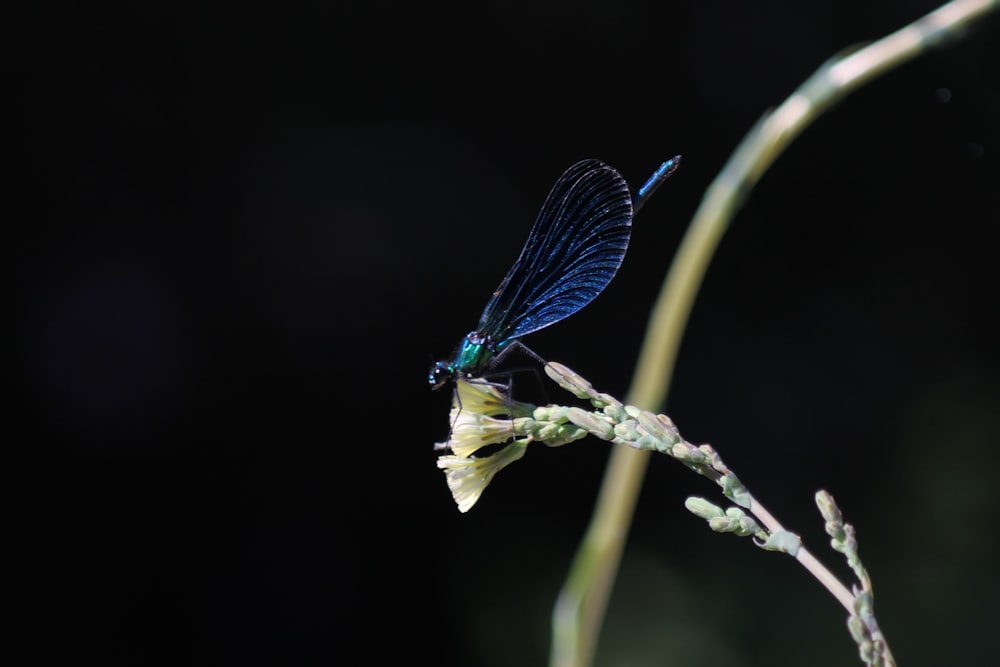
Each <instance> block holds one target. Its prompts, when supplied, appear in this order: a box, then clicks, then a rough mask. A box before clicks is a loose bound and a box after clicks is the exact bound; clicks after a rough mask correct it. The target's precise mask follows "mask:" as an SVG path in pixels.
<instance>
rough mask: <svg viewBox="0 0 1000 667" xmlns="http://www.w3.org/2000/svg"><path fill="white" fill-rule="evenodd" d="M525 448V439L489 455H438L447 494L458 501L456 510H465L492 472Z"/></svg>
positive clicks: (473, 502) (495, 471) (519, 454)
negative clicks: (446, 482) (446, 483)
mask: <svg viewBox="0 0 1000 667" xmlns="http://www.w3.org/2000/svg"><path fill="white" fill-rule="evenodd" d="M527 449H528V443H527V441H526V440H517V441H515V442H512V443H510V444H509V445H507V446H506V447H504V448H503V449H501V450H500V451H499V452H497V453H496V454H493V455H492V456H482V457H465V456H440V457H438V460H437V466H438V468H441V469H442V470H444V471H445V475H446V477H447V479H448V488H449V489H450V490H451V496H452V498H454V499H455V502H456V503H457V504H458V511H459V512H468V511H469V510H470V509H471V508H472V506H473V505H475V504H476V501H477V500H479V496H481V495H482V493H483V490H484V489H485V488H486V485H487V484H489V483H490V481H491V480H492V479H493V476H494V475H495V474H497V473H498V472H500V471H501V470H503V469H504V468H505V467H506V466H508V465H509V464H511V463H513V462H514V461H516V460H518V459H519V458H521V457H522V456H524V452H525V451H527Z"/></svg>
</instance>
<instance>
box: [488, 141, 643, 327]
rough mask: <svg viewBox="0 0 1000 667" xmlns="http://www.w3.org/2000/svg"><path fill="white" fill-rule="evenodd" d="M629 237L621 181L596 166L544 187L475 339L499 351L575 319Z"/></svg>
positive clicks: (587, 164)
mask: <svg viewBox="0 0 1000 667" xmlns="http://www.w3.org/2000/svg"><path fill="white" fill-rule="evenodd" d="M631 233H632V198H631V195H630V194H629V189H628V184H627V183H626V182H625V179H624V178H622V176H621V174H619V173H618V172H617V171H615V170H614V169H613V168H611V167H609V166H608V165H606V164H604V163H603V162H601V161H599V160H583V161H581V162H577V163H576V164H574V165H573V166H572V167H570V168H569V169H567V170H566V172H565V173H564V174H563V175H562V176H560V177H559V180H558V181H556V184H555V185H554V186H552V191H551V192H549V196H548V198H547V199H546V200H545V204H543V205H542V210H541V212H540V213H539V214H538V218H537V219H536V220H535V224H534V226H533V227H532V228H531V233H530V234H529V235H528V240H527V241H526V242H525V244H524V249H522V250H521V255H520V256H519V257H518V258H517V261H516V262H514V266H512V267H511V269H510V271H509V272H508V273H507V276H506V277H505V278H504V279H503V281H502V282H501V283H500V286H499V287H498V288H497V289H496V291H495V292H493V297H492V298H491V299H490V302H489V303H488V304H486V310H484V311H483V315H482V317H480V318H479V329H478V330H479V332H480V333H483V334H487V335H489V336H491V337H492V338H493V340H494V341H496V342H497V344H499V345H502V344H503V343H505V342H507V341H509V340H512V339H514V338H518V337H520V336H523V335H525V334H528V333H531V332H532V331H537V330H539V329H542V328H544V327H547V326H549V325H550V324H554V323H555V322H558V321H559V320H561V319H563V318H565V317H569V316H570V315H572V314H573V313H575V312H577V311H578V310H580V309H581V308H583V307H584V306H586V305H587V304H588V303H590V302H591V301H593V300H594V299H595V298H596V297H597V295H598V294H600V293H601V292H602V291H603V290H604V288H605V287H607V285H608V283H609V282H611V279H612V278H614V276H615V273H617V271H618V267H619V266H621V263H622V259H623V258H624V257H625V250H626V249H627V248H628V242H629V237H630V236H631Z"/></svg>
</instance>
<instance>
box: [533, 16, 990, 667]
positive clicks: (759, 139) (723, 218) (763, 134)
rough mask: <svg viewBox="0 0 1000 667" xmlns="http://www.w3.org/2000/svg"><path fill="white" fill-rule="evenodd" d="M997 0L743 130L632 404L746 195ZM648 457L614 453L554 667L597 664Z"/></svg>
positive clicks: (865, 61)
mask: <svg viewBox="0 0 1000 667" xmlns="http://www.w3.org/2000/svg"><path fill="white" fill-rule="evenodd" d="M998 3H1000V0H954V1H953V2H949V3H947V4H945V5H943V6H941V7H939V8H938V9H936V10H934V11H933V12H931V13H930V14H927V15H926V16H924V17H923V18H921V19H919V20H917V21H915V22H913V23H911V24H910V25H908V26H906V27H905V28H902V29H900V30H898V31H896V32H894V33H892V34H890V35H888V36H886V37H884V38H882V39H880V40H878V41H877V42H873V43H871V44H869V45H867V46H865V47H863V48H860V49H858V50H856V51H853V52H852V53H849V54H847V55H844V56H840V57H837V58H834V59H832V60H831V61H828V62H827V63H825V64H823V65H822V66H821V67H820V68H819V69H818V70H817V71H816V72H815V73H814V74H813V75H812V76H811V77H809V79H807V80H806V81H805V82H804V83H803V84H802V85H801V86H800V87H799V89H798V90H796V91H795V92H794V93H793V94H792V95H791V96H790V97H789V98H788V99H786V100H785V102H784V103H782V104H781V106H779V107H778V108H777V109H775V110H774V111H773V112H771V113H768V114H765V116H764V117H763V118H762V119H761V120H760V121H759V122H758V123H757V124H756V126H755V127H754V128H753V129H752V130H751V131H750V132H749V134H747V136H746V137H745V138H744V139H743V141H742V143H741V144H740V145H739V146H738V147H737V148H736V151H735V152H734V153H733V155H732V156H731V157H730V159H729V161H728V162H727V163H726V165H725V166H724V167H723V169H722V171H721V172H720V173H719V175H718V176H717V177H716V178H715V180H714V181H713V182H712V184H711V185H710V186H709V187H708V189H707V190H706V192H705V195H704V197H703V199H702V202H701V205H700V206H699V208H698V210H697V212H696V213H695V216H694V218H693V220H692V221H691V224H690V226H689V227H688V230H687V232H686V234H685V236H684V239H683V240H682V241H681V245H680V247H679V248H678V251H677V255H676V257H675V258H674V261H673V264H672V265H671V267H670V272H669V273H668V275H667V278H666V281H665V282H664V284H663V288H662V289H661V291H660V295H659V298H658V300H657V302H656V304H655V305H654V307H653V311H652V314H651V318H650V324H649V327H648V329H647V332H646V338H645V341H644V342H643V346H642V350H641V352H640V355H639V360H638V363H637V366H636V372H635V376H634V378H633V382H632V387H631V389H630V390H629V393H628V395H627V396H626V402H627V403H630V404H632V405H636V406H638V407H640V408H644V409H648V410H652V411H662V406H663V404H664V402H665V400H666V397H667V391H668V389H669V385H670V379H671V377H672V375H673V370H674V363H675V361H676V359H677V351H678V349H679V347H680V342H681V339H682V337H683V334H684V329H685V327H686V326H687V321H688V317H689V315H690V313H691V307H692V305H693V303H694V299H695V296H696V295H697V292H698V289H699V287H700V286H701V283H702V279H703V278H704V276H705V272H706V270H707V269H708V264H709V262H710V261H711V258H712V256H713V255H714V254H715V249H716V248H717V247H718V244H719V241H720V239H721V238H722V235H723V233H724V232H725V230H726V228H727V226H728V224H729V220H730V218H731V217H732V215H733V213H734V212H735V211H736V209H737V208H738V207H739V205H740V203H741V201H742V198H743V196H744V195H745V194H746V193H747V192H749V190H750V189H751V188H752V187H753V186H754V185H755V184H756V183H757V181H758V180H760V177H761V176H762V175H763V174H764V172H765V171H767V169H768V167H770V166H771V164H772V163H773V162H774V161H775V160H776V159H777V158H778V156H779V155H781V153H782V151H784V149H785V148H786V147H787V146H788V145H789V144H790V143H791V142H792V140H794V139H795V138H796V137H797V136H798V135H799V134H800V133H801V132H802V131H803V130H804V129H805V128H806V127H807V126H808V125H809V124H810V123H811V122H812V121H813V120H814V119H815V118H816V117H818V116H819V115H820V114H822V113H823V112H825V111H826V110H827V109H829V108H830V107H831V106H832V105H833V104H835V103H837V102H839V101H840V100H841V99H843V98H844V97H846V96H847V95H848V94H850V93H851V92H853V91H854V90H855V89H856V88H858V87H860V86H861V85H862V84H865V83H867V82H868V81H870V80H872V79H874V78H875V77H877V76H879V75H881V74H883V73H885V72H887V71H889V70H891V69H892V68H894V67H897V66H899V65H900V64H902V63H904V62H906V61H908V60H911V59H913V58H915V57H916V56H918V55H920V54H921V53H923V52H925V51H927V50H928V49H930V48H932V47H936V46H940V45H942V43H944V42H947V41H949V38H958V37H961V36H962V35H963V34H964V31H965V29H966V28H967V27H968V26H969V25H970V24H972V23H974V22H975V21H976V20H977V19H980V18H982V17H984V16H985V15H987V14H988V13H989V12H990V11H991V10H994V9H996V8H997V6H998ZM648 457H649V454H648V452H641V451H636V450H633V449H630V448H628V447H615V448H613V449H612V452H611V460H610V462H609V464H608V468H607V471H606V472H605V476H604V481H603V484H602V487H601V491H600V494H599V496H598V499H597V504H596V507H595V510H594V515H593V517H592V518H591V523H590V526H589V528H588V529H587V532H586V534H585V535H584V538H583V541H582V542H581V544H580V547H579V549H578V551H577V553H576V556H575V558H574V561H573V564H572V566H571V569H570V573H569V576H568V578H567V581H566V583H565V584H564V586H563V589H562V591H561V592H560V594H559V598H558V600H557V601H556V606H555V609H554V611H553V618H552V625H553V637H552V653H551V655H550V665H551V667H586V666H589V665H591V664H592V663H593V657H594V651H595V649H596V646H597V638H598V635H599V633H600V628H601V624H602V622H603V619H604V613H605V609H606V608H607V603H608V599H609V597H610V595H611V589H612V587H613V584H614V579H615V575H616V573H617V571H618V566H619V562H620V559H621V554H622V549H623V548H624V544H625V539H626V536H627V535H628V528H629V526H630V524H631V522H632V515H633V513H634V510H635V503H636V498H637V497H638V495H639V490H640V487H641V483H642V476H643V474H644V473H645V470H646V465H647V462H648Z"/></svg>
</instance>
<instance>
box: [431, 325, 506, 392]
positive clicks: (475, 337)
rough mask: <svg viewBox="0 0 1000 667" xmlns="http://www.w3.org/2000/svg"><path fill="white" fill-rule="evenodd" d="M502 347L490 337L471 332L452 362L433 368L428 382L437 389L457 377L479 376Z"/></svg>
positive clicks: (459, 346)
mask: <svg viewBox="0 0 1000 667" xmlns="http://www.w3.org/2000/svg"><path fill="white" fill-rule="evenodd" d="M500 347H501V345H498V344H497V343H496V342H495V341H494V340H493V339H492V338H490V337H489V336H488V335H485V334H482V333H480V332H478V331H471V332H469V333H468V334H467V335H466V336H465V338H463V339H462V342H461V343H459V345H458V349H456V350H455V353H454V354H453V355H452V356H451V361H444V360H441V361H438V362H435V363H434V365H433V366H431V370H430V373H429V374H428V376H427V381H428V383H429V384H430V385H431V387H433V388H434V389H437V388H438V387H440V386H442V385H444V383H445V382H447V381H448V380H449V379H451V378H453V377H455V376H456V375H464V376H467V377H476V376H479V375H480V374H481V373H482V371H483V370H484V369H485V368H486V366H487V365H488V364H489V361H490V359H492V358H493V357H494V356H495V355H496V353H497V351H498V350H499V349H500Z"/></svg>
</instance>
